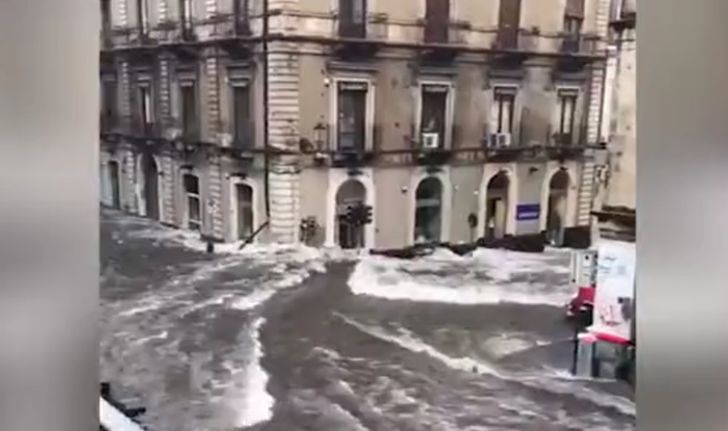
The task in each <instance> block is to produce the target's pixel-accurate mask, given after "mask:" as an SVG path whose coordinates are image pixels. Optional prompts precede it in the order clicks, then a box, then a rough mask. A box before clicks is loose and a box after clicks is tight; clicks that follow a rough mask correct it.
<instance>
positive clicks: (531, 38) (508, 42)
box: [491, 28, 540, 69]
mask: <svg viewBox="0 0 728 431" xmlns="http://www.w3.org/2000/svg"><path fill="white" fill-rule="evenodd" d="M539 37H540V35H539V34H538V33H534V32H533V31H529V30H525V29H511V28H500V29H498V30H496V32H495V35H494V38H493V42H492V44H491V49H493V50H495V53H494V54H493V56H492V58H493V63H492V64H493V67H494V68H499V69H516V68H520V67H521V66H522V65H523V62H524V61H525V60H526V59H527V58H528V57H529V56H530V55H532V54H533V53H535V52H537V51H538V39H539Z"/></svg>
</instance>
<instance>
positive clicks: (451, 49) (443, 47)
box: [420, 18, 471, 63]
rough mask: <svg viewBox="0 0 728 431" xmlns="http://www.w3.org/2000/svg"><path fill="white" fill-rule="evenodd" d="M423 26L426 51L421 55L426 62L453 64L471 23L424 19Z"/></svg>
mask: <svg viewBox="0 0 728 431" xmlns="http://www.w3.org/2000/svg"><path fill="white" fill-rule="evenodd" d="M420 23H421V25H422V41H423V43H424V45H425V49H424V51H423V52H422V54H421V57H422V59H423V60H424V61H425V62H432V63H443V62H451V61H452V60H453V59H454V58H455V56H456V55H457V53H458V48H459V45H463V44H464V43H465V39H466V32H467V31H468V30H470V28H471V27H470V23H469V22H466V21H452V20H448V19H440V18H438V19H429V20H428V19H424V20H421V21H420Z"/></svg>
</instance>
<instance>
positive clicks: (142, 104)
mask: <svg viewBox="0 0 728 431" xmlns="http://www.w3.org/2000/svg"><path fill="white" fill-rule="evenodd" d="M138 94H139V125H140V126H141V128H142V131H143V132H144V133H149V132H150V129H151V127H152V123H153V122H154V115H153V109H152V90H151V88H150V87H149V85H147V84H144V85H140V86H139V93H138Z"/></svg>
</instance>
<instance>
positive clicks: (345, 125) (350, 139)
mask: <svg viewBox="0 0 728 431" xmlns="http://www.w3.org/2000/svg"><path fill="white" fill-rule="evenodd" d="M368 89H369V87H368V85H367V83H365V82H340V83H339V84H338V88H337V90H338V111H339V112H338V124H337V130H338V135H339V136H338V148H339V150H351V151H363V150H364V149H365V144H366V105H367V91H368Z"/></svg>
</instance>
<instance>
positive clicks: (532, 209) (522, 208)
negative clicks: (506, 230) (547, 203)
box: [516, 204, 541, 221]
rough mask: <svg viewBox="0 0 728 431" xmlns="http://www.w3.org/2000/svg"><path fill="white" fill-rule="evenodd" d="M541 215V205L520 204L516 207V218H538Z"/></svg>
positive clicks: (523, 219) (522, 219) (521, 219)
mask: <svg viewBox="0 0 728 431" xmlns="http://www.w3.org/2000/svg"><path fill="white" fill-rule="evenodd" d="M540 215H541V205H539V204H522V205H518V206H517V207H516V220H519V221H526V220H538V219H539V216H540Z"/></svg>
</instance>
